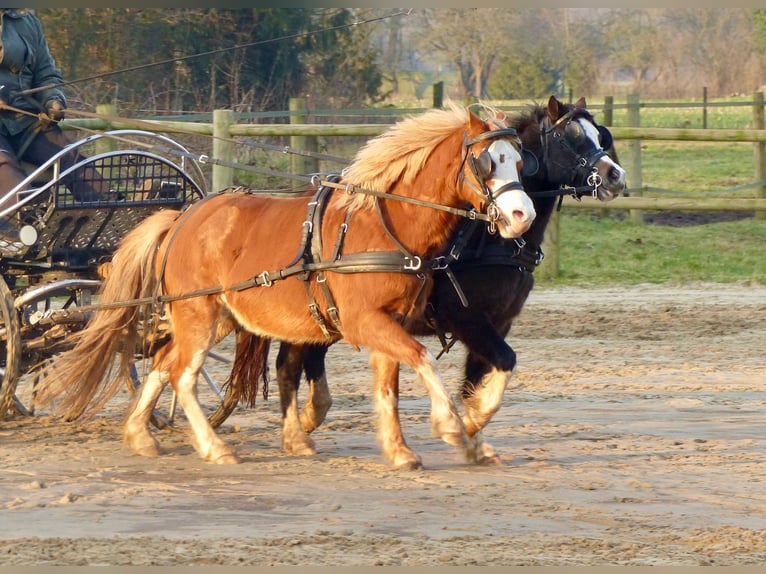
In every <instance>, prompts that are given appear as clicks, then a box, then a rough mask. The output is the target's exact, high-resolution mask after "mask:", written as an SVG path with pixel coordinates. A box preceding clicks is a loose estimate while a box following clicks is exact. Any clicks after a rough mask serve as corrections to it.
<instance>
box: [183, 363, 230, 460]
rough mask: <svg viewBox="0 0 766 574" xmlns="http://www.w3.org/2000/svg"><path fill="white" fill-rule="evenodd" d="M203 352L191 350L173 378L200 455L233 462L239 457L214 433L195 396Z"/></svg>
mask: <svg viewBox="0 0 766 574" xmlns="http://www.w3.org/2000/svg"><path fill="white" fill-rule="evenodd" d="M206 355H207V351H197V352H196V353H194V355H193V357H192V360H191V361H190V362H189V364H187V365H186V366H185V368H183V371H182V372H181V374H180V376H179V377H178V378H177V379H176V380H177V381H178V382H177V383H176V385H175V391H176V393H177V395H178V402H179V403H180V404H181V408H183V410H184V413H186V418H187V419H188V421H189V425H190V426H191V429H192V444H193V445H194V448H195V449H196V450H197V452H198V453H199V455H200V456H201V457H202V459H203V460H205V461H207V462H214V463H217V464H235V463H238V462H239V458H237V455H236V454H234V451H233V450H232V449H231V447H229V446H228V445H227V444H226V443H225V442H223V441H222V440H221V438H220V437H219V436H218V435H217V434H216V433H215V430H213V427H212V426H211V425H210V421H208V419H207V416H206V415H205V413H204V412H203V410H202V407H201V406H200V404H199V400H198V399H197V377H198V375H199V371H200V369H201V368H202V363H203V362H204V360H205V356H206ZM178 368H180V366H179V365H174V368H173V369H171V381H172V380H173V378H174V374H175V373H174V372H173V371H174V370H175V371H177V369H178Z"/></svg>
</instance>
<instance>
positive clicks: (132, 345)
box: [34, 210, 178, 420]
mask: <svg viewBox="0 0 766 574" xmlns="http://www.w3.org/2000/svg"><path fill="white" fill-rule="evenodd" d="M177 216H178V211H173V210H166V211H158V212H157V213H154V214H152V215H151V216H149V217H147V218H146V219H145V220H144V221H143V222H141V223H140V224H139V225H138V226H136V227H135V228H134V229H133V230H131V231H130V232H129V233H128V234H127V235H125V237H124V238H123V240H122V242H121V243H120V247H119V248H118V249H117V251H115V253H114V257H113V258H112V263H111V265H110V266H109V269H108V276H107V277H106V280H105V281H104V283H103V285H102V286H101V291H100V296H99V299H98V304H99V305H104V307H103V308H99V309H97V310H96V311H95V312H94V314H93V316H92V317H91V319H90V321H89V322H88V325H87V326H86V327H85V329H83V330H82V331H80V332H79V333H77V335H76V339H75V340H76V344H75V346H74V347H73V348H71V349H69V350H67V351H65V352H63V353H61V354H60V355H57V356H55V357H54V358H53V360H52V361H50V363H49V366H46V367H45V369H44V373H43V377H44V378H43V379H42V380H41V381H40V382H39V383H38V386H37V389H36V393H35V399H34V400H35V404H39V405H46V404H48V403H51V402H52V401H54V399H55V401H56V402H55V404H54V412H56V413H57V414H61V415H62V416H63V417H64V418H65V419H66V420H74V419H77V418H79V417H80V416H82V415H83V414H84V413H85V412H86V410H87V412H88V414H89V415H91V416H92V415H93V414H95V413H96V412H97V411H98V410H100V409H101V408H102V407H103V406H104V404H105V403H106V402H107V401H108V400H109V399H110V398H111V397H112V396H114V394H115V393H116V392H117V390H118V389H119V387H120V384H121V383H123V382H124V380H125V378H126V377H127V376H129V368H130V365H131V364H132V362H133V361H134V360H135V359H134V356H135V353H136V349H137V345H138V344H139V335H138V329H137V326H138V321H139V318H140V316H141V315H142V311H143V316H144V317H148V316H149V314H148V313H150V312H151V306H150V305H146V306H144V307H143V309H141V308H140V307H139V306H138V305H137V304H135V303H131V302H132V301H135V300H137V299H143V298H146V297H151V296H152V295H153V294H154V293H155V292H156V286H157V278H156V277H155V272H154V262H155V259H156V256H157V248H158V246H159V244H160V242H161V241H162V239H163V238H164V237H165V235H166V234H167V232H168V230H169V229H170V227H171V226H172V224H173V221H174V220H175V219H176V217H177ZM120 302H124V303H125V305H120V304H119V303H120ZM109 304H115V305H114V307H110V306H108V305H109ZM118 356H119V358H120V365H119V369H118V373H117V376H113V371H114V366H115V359H116V358H117V357H118ZM107 381H109V384H104V385H101V383H106V382H107ZM97 393H98V396H97V397H96V395H97ZM94 397H96V400H95V402H93V404H91V402H92V401H93V399H94ZM88 405H91V406H90V407H88Z"/></svg>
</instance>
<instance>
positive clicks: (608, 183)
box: [579, 121, 627, 201]
mask: <svg viewBox="0 0 766 574" xmlns="http://www.w3.org/2000/svg"><path fill="white" fill-rule="evenodd" d="M579 124H580V125H581V126H582V129H583V131H584V132H585V135H586V137H587V138H588V139H590V140H591V141H592V142H593V144H594V145H595V146H596V147H597V148H601V142H600V141H599V134H598V129H596V126H594V125H593V124H592V123H590V122H586V121H581V122H579ZM595 167H596V170H597V171H598V175H599V176H600V177H601V184H600V185H599V186H598V188H596V193H597V194H598V199H599V200H601V201H611V200H613V199H614V198H615V197H617V196H618V195H620V194H621V193H624V192H625V185H626V180H627V174H626V173H625V170H624V169H623V168H622V167H620V165H619V164H617V163H616V162H615V161H614V160H612V158H611V157H609V156H608V155H605V156H604V157H602V158H600V159H599V160H598V161H597V162H596V166H595Z"/></svg>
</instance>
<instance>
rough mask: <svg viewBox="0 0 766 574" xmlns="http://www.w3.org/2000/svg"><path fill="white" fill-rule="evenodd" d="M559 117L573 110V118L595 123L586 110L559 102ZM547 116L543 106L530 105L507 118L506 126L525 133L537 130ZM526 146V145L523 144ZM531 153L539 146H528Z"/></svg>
mask: <svg viewBox="0 0 766 574" xmlns="http://www.w3.org/2000/svg"><path fill="white" fill-rule="evenodd" d="M559 105H560V112H561V115H563V114H565V113H567V112H569V111H571V110H575V112H574V117H575V118H586V119H587V120H589V121H592V122H594V123H595V119H594V117H593V114H591V113H590V112H589V111H588V110H587V109H586V108H575V107H574V104H565V103H562V102H559ZM547 114H548V107H547V106H546V105H544V104H537V103H534V104H530V105H529V106H527V108H526V109H524V110H522V111H521V112H520V113H518V114H514V115H510V116H508V119H507V122H508V125H509V126H510V127H512V128H515V129H516V131H517V132H519V134H522V133H524V132H526V130H528V129H534V130H538V129H539V125H540V122H541V121H542V120H543V119H544V118H545V116H546V115H547ZM525 145H528V144H525ZM528 147H530V148H531V149H532V151H537V150H538V149H539V146H528Z"/></svg>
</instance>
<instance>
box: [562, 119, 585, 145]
mask: <svg viewBox="0 0 766 574" xmlns="http://www.w3.org/2000/svg"><path fill="white" fill-rule="evenodd" d="M584 135H585V133H584V132H583V129H582V126H581V125H580V124H579V123H578V122H574V121H572V122H568V123H567V125H566V127H565V128H564V136H565V137H566V138H567V140H568V141H569V142H570V143H573V144H576V143H579V142H580V140H581V139H582V138H583V137H584Z"/></svg>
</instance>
